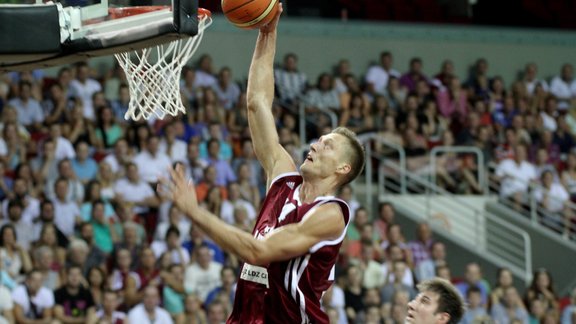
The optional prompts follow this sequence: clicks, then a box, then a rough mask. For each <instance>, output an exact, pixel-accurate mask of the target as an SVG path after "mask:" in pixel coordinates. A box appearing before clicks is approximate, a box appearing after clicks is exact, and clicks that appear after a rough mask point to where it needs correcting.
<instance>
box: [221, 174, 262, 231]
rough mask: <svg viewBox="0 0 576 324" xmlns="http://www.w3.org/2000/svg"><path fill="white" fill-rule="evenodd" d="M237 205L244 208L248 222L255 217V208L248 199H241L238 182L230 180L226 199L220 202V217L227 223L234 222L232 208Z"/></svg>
mask: <svg viewBox="0 0 576 324" xmlns="http://www.w3.org/2000/svg"><path fill="white" fill-rule="evenodd" d="M239 207H240V208H244V209H245V210H246V214H247V218H248V221H249V222H252V221H253V220H254V219H255V218H256V209H255V208H254V206H253V205H252V204H251V203H250V202H249V201H247V200H245V199H242V194H241V192H240V185H238V182H230V183H229V184H228V199H226V200H224V201H223V202H222V209H221V212H220V217H221V218H222V220H223V221H225V222H227V223H228V224H234V210H235V209H236V208H239Z"/></svg>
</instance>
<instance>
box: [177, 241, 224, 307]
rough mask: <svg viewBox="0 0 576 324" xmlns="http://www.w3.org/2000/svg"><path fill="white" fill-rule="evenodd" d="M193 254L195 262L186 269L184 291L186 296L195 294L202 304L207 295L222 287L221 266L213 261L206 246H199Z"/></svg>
mask: <svg viewBox="0 0 576 324" xmlns="http://www.w3.org/2000/svg"><path fill="white" fill-rule="evenodd" d="M195 252H196V262H194V263H192V264H191V265H189V266H188V267H187V268H186V272H185V275H184V289H185V290H186V293H187V294H197V295H198V297H200V299H201V300H202V303H204V301H205V300H206V297H207V296H208V293H209V292H211V291H212V290H213V289H214V288H216V287H219V286H221V285H222V280H221V277H220V271H221V270H222V265H221V264H220V263H218V262H214V261H213V256H212V251H211V250H210V248H209V247H208V246H207V245H201V246H199V247H198V248H197V249H196V251H195Z"/></svg>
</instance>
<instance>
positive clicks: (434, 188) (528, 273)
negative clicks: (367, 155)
mask: <svg viewBox="0 0 576 324" xmlns="http://www.w3.org/2000/svg"><path fill="white" fill-rule="evenodd" d="M389 167H394V166H392V165H389ZM396 168H397V169H398V170H397V171H398V172H404V175H403V177H404V178H406V179H407V180H410V181H413V182H416V183H418V184H419V185H420V186H423V187H425V188H426V191H427V194H426V206H425V209H426V217H427V219H428V220H429V221H430V220H431V217H432V214H431V212H432V207H431V202H432V200H433V199H434V196H435V195H443V196H449V197H451V200H450V201H451V202H453V203H455V204H458V205H459V206H461V207H464V208H466V209H468V210H471V211H473V212H474V217H475V220H474V222H475V224H476V225H478V224H479V223H480V218H481V217H484V218H485V219H487V220H489V221H490V222H494V223H496V224H497V225H498V226H499V227H500V228H505V229H506V230H508V231H510V232H511V233H514V234H515V235H517V236H518V237H521V238H522V250H523V251H522V255H523V260H522V259H520V261H522V263H523V264H522V266H517V265H516V264H514V263H513V262H512V261H511V260H510V259H512V258H514V256H512V255H510V256H507V257H506V258H502V257H500V256H498V255H496V254H493V257H494V258H496V259H498V260H499V261H500V262H502V263H508V264H509V265H511V267H510V268H511V269H512V268H516V267H520V268H521V269H519V270H520V271H521V272H522V277H523V279H524V280H525V282H526V283H527V284H528V283H529V282H530V281H531V280H532V275H533V274H532V242H531V238H530V235H529V234H528V233H527V232H526V231H524V230H521V229H519V228H518V227H516V226H514V225H512V224H510V223H509V222H507V221H505V220H502V219H500V218H499V217H497V216H495V215H493V214H491V213H489V212H486V211H485V210H481V209H477V208H476V207H475V206H472V205H471V204H469V203H468V202H467V201H465V200H463V198H462V197H461V196H459V195H455V194H453V193H451V192H449V191H447V190H446V189H444V188H442V187H439V186H438V185H436V184H435V183H432V182H430V181H428V180H426V179H424V178H422V177H418V176H415V175H412V174H410V173H407V172H406V171H405V169H404V171H402V169H401V168H399V167H396ZM379 172H380V173H383V170H382V168H380V170H379ZM431 193H432V194H431ZM510 232H509V233H510ZM447 235H453V236H454V234H450V233H447ZM479 239H480V238H479V236H477V237H475V238H474V240H475V243H476V244H474V245H473V246H469V248H471V249H475V250H476V251H479V252H487V251H484V250H481V249H482V247H483V245H482V244H479V242H478V240H479ZM516 255H517V254H516ZM516 259H518V257H516Z"/></svg>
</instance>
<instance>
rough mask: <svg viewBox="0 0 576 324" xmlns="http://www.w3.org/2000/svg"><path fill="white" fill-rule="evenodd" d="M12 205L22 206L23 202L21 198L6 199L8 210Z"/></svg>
mask: <svg viewBox="0 0 576 324" xmlns="http://www.w3.org/2000/svg"><path fill="white" fill-rule="evenodd" d="M12 207H20V208H24V204H23V203H22V200H20V199H18V198H15V199H11V200H10V201H8V210H10V208H12Z"/></svg>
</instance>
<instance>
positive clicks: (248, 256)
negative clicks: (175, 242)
mask: <svg viewBox="0 0 576 324" xmlns="http://www.w3.org/2000/svg"><path fill="white" fill-rule="evenodd" d="M281 12H282V8H280V10H279V13H278V15H277V16H276V17H275V19H274V20H273V21H272V22H271V23H270V24H268V25H267V26H265V27H263V28H261V29H260V33H259V35H258V40H257V42H256V48H255V50H254V55H253V58H252V64H251V66H250V74H249V79H248V92H247V100H248V121H249V124H250V132H251V135H252V140H253V143H254V150H255V153H256V156H257V157H258V160H259V161H260V163H261V164H262V166H263V168H264V170H265V171H266V175H267V179H268V183H267V188H268V191H267V194H266V197H265V200H264V202H263V205H262V209H261V210H260V214H259V215H258V218H257V221H256V225H255V226H254V230H253V232H252V235H250V234H249V233H246V232H243V231H241V230H239V229H237V228H235V227H233V226H230V225H227V224H226V223H224V222H223V221H221V220H220V219H219V218H218V217H217V216H215V215H213V214H211V213H209V212H208V211H206V210H204V209H201V208H199V207H198V202H197V199H196V195H195V190H194V186H193V184H192V183H191V181H189V180H187V179H185V176H184V171H183V170H182V169H181V168H177V169H176V170H171V177H172V180H171V181H168V180H164V181H163V183H164V186H163V188H165V192H164V194H166V195H167V196H169V197H171V199H172V200H173V201H174V203H175V204H176V205H177V206H178V207H179V208H180V209H181V210H183V211H184V212H185V213H186V214H187V215H188V217H190V219H191V220H192V221H193V222H194V224H195V225H196V226H199V227H200V228H201V229H202V230H203V231H204V232H205V233H206V234H207V235H208V236H210V237H211V238H212V239H213V240H214V241H215V242H216V243H217V244H218V245H219V246H220V247H222V248H223V249H224V250H226V251H228V252H230V253H233V254H236V255H238V256H239V257H240V258H241V259H242V260H244V261H245V263H244V265H243V267H242V270H241V273H240V279H239V281H238V285H237V290H236V297H235V301H234V309H233V311H232V314H231V315H230V318H229V319H228V323H241V324H248V323H328V317H327V316H326V314H325V313H324V312H323V311H322V309H321V308H320V298H321V297H322V294H323V293H324V292H325V291H326V289H328V288H329V287H330V285H331V284H332V282H333V280H334V264H335V263H336V259H337V257H338V250H339V248H340V245H341V244H342V240H343V238H344V235H345V233H346V227H347V225H348V222H349V220H350V212H349V208H348V205H347V204H346V203H345V202H344V201H342V200H340V199H337V198H335V197H334V195H335V193H336V191H337V190H338V189H339V188H340V187H341V186H343V185H345V184H347V183H349V182H350V181H352V180H354V179H355V178H356V177H357V176H358V174H359V173H360V172H361V171H362V168H363V167H364V159H365V157H364V154H365V153H364V149H363V147H362V145H361V144H360V143H359V142H358V140H357V138H356V135H355V134H354V133H353V132H351V131H349V130H347V129H345V128H337V129H335V130H333V131H332V132H331V133H329V134H327V135H324V136H322V137H320V139H319V140H318V141H317V142H316V143H314V144H312V145H311V146H310V153H309V154H308V156H307V158H306V160H305V161H304V163H303V164H302V165H301V167H300V173H298V172H297V168H296V166H295V164H294V161H293V160H292V158H291V157H290V155H289V154H288V153H287V152H286V151H285V150H284V149H283V147H282V146H281V145H280V144H279V140H278V135H277V131H276V127H275V123H274V118H273V116H272V111H271V107H272V100H273V98H274V74H273V62H274V54H275V51H276V26H277V24H278V20H279V17H280V13H281Z"/></svg>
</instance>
